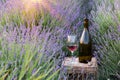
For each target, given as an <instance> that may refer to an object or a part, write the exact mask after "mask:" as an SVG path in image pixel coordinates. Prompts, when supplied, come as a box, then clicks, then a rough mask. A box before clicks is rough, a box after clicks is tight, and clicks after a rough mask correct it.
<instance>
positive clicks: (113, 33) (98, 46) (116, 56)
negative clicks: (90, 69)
mask: <svg viewBox="0 0 120 80" xmlns="http://www.w3.org/2000/svg"><path fill="white" fill-rule="evenodd" d="M85 17H87V18H88V19H89V20H90V27H89V29H90V30H89V31H90V34H91V36H92V40H93V54H94V56H95V57H96V58H97V61H98V65H99V66H98V69H99V70H98V73H99V77H98V80H107V79H110V80H119V79H120V73H119V71H120V49H119V48H120V0H29V1H28V0H0V80H24V79H25V80H60V78H61V77H64V80H66V76H65V75H64V73H65V71H64V72H63V73H61V72H60V70H61V68H62V66H61V62H62V60H63V58H64V57H65V56H70V55H71V54H70V52H69V51H68V50H67V49H66V45H65V42H66V36H67V35H68V34H70V33H75V34H77V36H78V40H79V38H80V36H81V33H82V30H83V19H84V18H85ZM74 55H75V56H77V55H78V53H77V51H76V53H75V54H74ZM87 80H93V79H91V78H90V79H87Z"/></svg>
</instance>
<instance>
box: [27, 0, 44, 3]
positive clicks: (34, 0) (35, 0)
mask: <svg viewBox="0 0 120 80" xmlns="http://www.w3.org/2000/svg"><path fill="white" fill-rule="evenodd" d="M29 1H32V2H34V3H41V2H42V1H43V0H29Z"/></svg>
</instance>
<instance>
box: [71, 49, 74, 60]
mask: <svg viewBox="0 0 120 80" xmlns="http://www.w3.org/2000/svg"><path fill="white" fill-rule="evenodd" d="M71 53H72V62H74V61H73V53H74V52H73V51H71Z"/></svg>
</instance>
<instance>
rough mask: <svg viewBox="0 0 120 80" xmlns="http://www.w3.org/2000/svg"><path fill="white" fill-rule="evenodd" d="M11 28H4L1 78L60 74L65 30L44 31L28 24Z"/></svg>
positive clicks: (46, 77) (36, 79) (47, 79)
mask: <svg viewBox="0 0 120 80" xmlns="http://www.w3.org/2000/svg"><path fill="white" fill-rule="evenodd" d="M8 30H9V31H7V28H4V30H3V32H2V36H1V37H0V42H1V45H0V78H1V79H3V80H4V79H6V80H11V79H13V80H22V79H28V80H33V79H34V80H39V79H42V80H51V79H52V78H53V79H54V78H57V77H58V75H57V74H58V73H59V69H60V66H58V63H60V61H61V55H63V54H60V53H62V51H61V47H62V44H61V43H60V42H59V41H58V40H59V39H60V38H61V36H59V34H60V31H62V30H57V31H56V29H55V31H56V32H55V31H54V30H50V29H49V30H44V31H43V30H41V27H33V29H32V30H31V31H30V28H25V26H21V27H20V28H18V27H15V28H14V27H13V26H9V29H8ZM53 32H54V33H53ZM55 35H57V36H55ZM57 55H59V56H57ZM54 72H55V73H54Z"/></svg>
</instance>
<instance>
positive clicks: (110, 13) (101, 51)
mask: <svg viewBox="0 0 120 80" xmlns="http://www.w3.org/2000/svg"><path fill="white" fill-rule="evenodd" d="M96 5H97V11H96V12H94V11H93V12H92V15H93V19H94V21H95V25H94V26H95V30H94V32H93V33H95V35H94V42H95V43H96V45H95V47H96V51H94V53H95V56H96V57H97V59H98V63H99V79H100V80H106V79H110V80H119V79H120V73H119V70H120V65H119V64H118V63H119V61H120V50H119V47H120V44H119V43H120V33H119V25H120V24H119V15H118V13H119V11H120V9H119V0H102V1H100V2H97V1H96Z"/></svg>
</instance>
